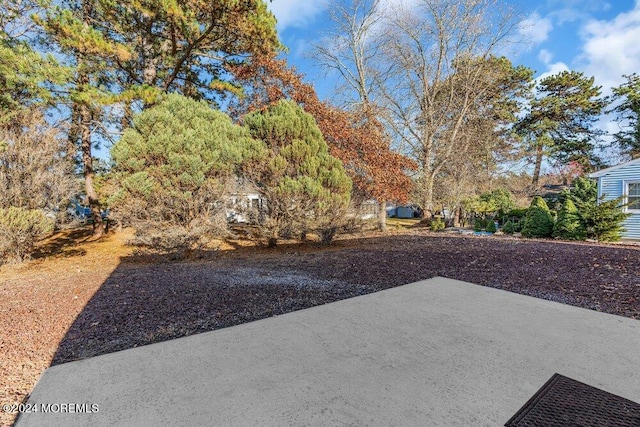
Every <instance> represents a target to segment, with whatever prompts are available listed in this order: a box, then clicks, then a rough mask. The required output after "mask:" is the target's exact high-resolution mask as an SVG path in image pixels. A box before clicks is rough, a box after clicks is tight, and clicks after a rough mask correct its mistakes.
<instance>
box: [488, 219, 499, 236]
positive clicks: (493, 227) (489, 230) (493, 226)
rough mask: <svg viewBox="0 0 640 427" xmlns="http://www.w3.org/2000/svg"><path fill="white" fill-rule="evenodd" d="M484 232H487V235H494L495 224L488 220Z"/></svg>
mask: <svg viewBox="0 0 640 427" xmlns="http://www.w3.org/2000/svg"><path fill="white" fill-rule="evenodd" d="M486 230H487V231H488V232H489V233H495V232H496V231H498V229H497V228H496V223H495V222H494V221H493V220H491V219H490V220H489V221H488V222H487V227H486Z"/></svg>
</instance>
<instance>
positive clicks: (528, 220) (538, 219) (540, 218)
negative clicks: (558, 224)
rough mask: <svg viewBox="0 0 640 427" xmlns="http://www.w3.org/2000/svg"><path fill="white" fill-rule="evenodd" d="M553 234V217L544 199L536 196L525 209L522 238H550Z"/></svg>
mask: <svg viewBox="0 0 640 427" xmlns="http://www.w3.org/2000/svg"><path fill="white" fill-rule="evenodd" d="M552 233H553V217H552V216H551V212H550V211H549V207H548V206H547V203H546V202H545V201H544V199H543V198H542V197H540V196H536V197H534V198H533V200H532V201H531V206H529V209H527V215H526V217H525V222H524V227H522V235H523V236H524V237H550V236H551V234H552Z"/></svg>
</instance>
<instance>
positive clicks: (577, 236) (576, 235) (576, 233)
mask: <svg viewBox="0 0 640 427" xmlns="http://www.w3.org/2000/svg"><path fill="white" fill-rule="evenodd" d="M553 236H554V237H559V238H561V239H566V240H584V238H585V230H584V227H583V225H582V221H581V218H580V213H579V212H578V208H576V205H575V204H574V203H573V202H572V201H571V199H566V200H565V201H564V203H563V204H562V208H561V209H560V212H558V220H557V221H556V223H555V225H554V227H553Z"/></svg>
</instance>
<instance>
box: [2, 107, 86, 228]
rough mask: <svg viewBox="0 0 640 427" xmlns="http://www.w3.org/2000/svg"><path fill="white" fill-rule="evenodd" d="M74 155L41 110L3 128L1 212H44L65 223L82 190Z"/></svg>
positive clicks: (34, 111)
mask: <svg viewBox="0 0 640 427" xmlns="http://www.w3.org/2000/svg"><path fill="white" fill-rule="evenodd" d="M72 153H73V147H70V146H69V143H68V141H67V139H66V138H64V137H63V136H62V135H61V134H60V131H59V130H56V129H55V128H52V127H51V126H49V125H48V124H47V123H46V121H45V119H44V118H43V115H42V113H41V112H39V111H37V110H33V111H30V112H28V113H25V114H24V115H20V117H18V118H16V120H15V121H14V122H13V123H11V124H10V125H6V126H0V189H1V190H0V209H7V208H9V207H12V206H13V207H20V208H24V209H28V210H38V209H40V210H44V211H46V212H48V213H51V214H54V215H56V216H57V217H58V218H56V219H59V220H63V219H64V214H65V213H66V212H65V211H66V207H67V206H66V205H67V204H68V202H69V199H70V198H71V196H72V195H73V194H74V193H76V192H77V191H78V190H79V185H78V184H79V182H78V180H77V178H76V177H75V176H74V174H73V168H74V163H73V158H72ZM34 215H36V214H34Z"/></svg>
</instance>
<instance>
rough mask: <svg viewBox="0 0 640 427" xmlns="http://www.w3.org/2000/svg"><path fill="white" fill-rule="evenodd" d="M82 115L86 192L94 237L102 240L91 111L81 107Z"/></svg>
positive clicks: (81, 137) (103, 230) (81, 135)
mask: <svg viewBox="0 0 640 427" xmlns="http://www.w3.org/2000/svg"><path fill="white" fill-rule="evenodd" d="M79 114H80V151H81V152H82V163H83V166H84V171H83V175H84V190H85V193H86V194H87V201H88V202H89V208H90V209H91V219H92V221H93V236H94V237H97V238H100V237H102V236H103V235H104V232H105V224H104V221H102V214H101V209H100V201H99V200H98V193H96V190H95V188H94V187H93V178H94V172H93V156H92V155H91V154H92V153H91V111H89V107H88V106H86V105H79Z"/></svg>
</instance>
